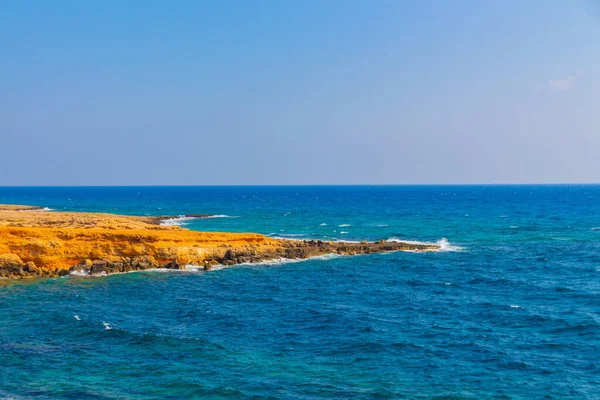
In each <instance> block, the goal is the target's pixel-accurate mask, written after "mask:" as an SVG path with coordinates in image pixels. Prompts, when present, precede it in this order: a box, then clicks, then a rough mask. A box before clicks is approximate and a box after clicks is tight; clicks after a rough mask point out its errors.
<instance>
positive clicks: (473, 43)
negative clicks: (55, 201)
mask: <svg viewBox="0 0 600 400" xmlns="http://www.w3.org/2000/svg"><path fill="white" fill-rule="evenodd" d="M475 183H477V184H478V183H600V0H594V1H590V0H587V1H586V0H582V1H577V0H573V1H564V0H547V1H543V0H535V1H533V0H532V1H515V0H506V1H504V0H503V1H478V0H473V1H464V0H452V1H443V0H439V1H428V0H424V1H412V2H411V1H401V0H391V1H386V0H373V1H371V0H361V1H356V0H344V1H342V0H327V1H323V0H303V1H300V0H289V1H278V0H269V1H261V0H237V1H228V0H219V1H195V0H188V1H186V0H179V1H175V2H168V1H135V0H132V1H117V0H103V1H79V0H72V1H66V0H56V1H18V0H0V186H12V185H16V186H20V185H34V186H36V185H255V184H256V185H268V184H475Z"/></svg>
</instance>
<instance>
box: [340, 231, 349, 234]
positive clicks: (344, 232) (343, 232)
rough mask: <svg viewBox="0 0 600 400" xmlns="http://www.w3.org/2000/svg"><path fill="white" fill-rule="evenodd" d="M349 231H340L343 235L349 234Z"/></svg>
mask: <svg viewBox="0 0 600 400" xmlns="http://www.w3.org/2000/svg"><path fill="white" fill-rule="evenodd" d="M347 233H348V232H346V231H341V232H340V234H341V235H345V234H347Z"/></svg>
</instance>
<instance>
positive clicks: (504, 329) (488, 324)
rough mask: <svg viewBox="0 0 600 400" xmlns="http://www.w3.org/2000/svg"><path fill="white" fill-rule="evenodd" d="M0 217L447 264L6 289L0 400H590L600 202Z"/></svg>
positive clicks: (162, 198)
mask: <svg viewBox="0 0 600 400" xmlns="http://www.w3.org/2000/svg"><path fill="white" fill-rule="evenodd" d="M0 202H1V203H17V204H32V205H41V206H46V207H49V208H52V209H56V210H63V209H64V210H79V211H102V212H115V213H124V214H139V215H144V214H151V215H165V214H176V215H179V214H185V213H212V214H217V215H227V216H229V217H235V218H226V217H223V218H214V219H206V220H194V221H190V222H189V223H188V225H186V226H187V227H189V228H191V229H198V230H213V231H254V232H261V233H264V234H271V235H274V236H283V237H286V236H287V237H292V238H325V239H331V240H335V239H344V240H362V239H370V240H374V239H382V238H383V239H389V238H392V237H395V238H399V239H406V240H418V241H438V240H440V239H441V238H447V240H448V241H449V242H450V245H451V246H450V247H449V249H450V250H453V251H445V252H439V253H424V254H415V253H402V252H399V253H392V254H385V255H369V256H354V257H339V258H333V259H315V260H309V261H304V262H296V263H283V264H279V265H251V266H250V265H247V266H237V267H232V268H228V269H222V270H216V271H211V272H206V273H205V272H199V273H180V272H168V273H167V272H143V273H131V274H123V275H113V276H109V277H105V278H92V279H84V278H59V279H46V280H38V281H27V282H25V281H18V282H2V283H0V399H1V398H3V397H6V398H15V399H22V398H65V399H67V398H68V399H75V398H94V399H146V398H157V399H158V398H170V399H183V398H224V397H230V398H242V399H243V398H256V399H259V398H271V399H277V398H282V399H283V398H286V399H287V398H294V399H315V398H339V399H376V398H415V399H421V398H423V399H424V398H444V399H463V398H464V399H467V398H468V399H483V398H492V399H540V398H546V399H565V398H579V399H598V398H600V186H435V187H434V186H411V187H409V186H406V187H404V186H378V187H374V186H373V187H371V186H358V187H139V188H0ZM342 225H343V226H342ZM76 316H77V318H76Z"/></svg>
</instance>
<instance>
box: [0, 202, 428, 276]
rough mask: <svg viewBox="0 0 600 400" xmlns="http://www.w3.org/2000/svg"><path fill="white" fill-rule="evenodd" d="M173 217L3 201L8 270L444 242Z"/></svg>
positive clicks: (142, 266) (294, 255) (182, 266)
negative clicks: (208, 227)
mask: <svg viewBox="0 0 600 400" xmlns="http://www.w3.org/2000/svg"><path fill="white" fill-rule="evenodd" d="M29 211H35V212H29ZM209 216H210V215H208V214H188V215H187V216H186V217H191V218H205V217H209ZM172 218H181V216H177V217H170V216H161V217H134V216H123V215H112V214H99V213H77V212H54V211H45V210H44V209H41V208H35V207H28V206H13V205H11V206H4V205H0V278H8V279H23V278H37V277H56V276H65V275H73V276H103V275H110V274H114V273H124V272H131V271H142V270H147V269H154V268H167V269H175V270H186V269H187V268H188V266H194V267H195V269H203V270H206V271H208V270H211V269H213V268H214V267H215V266H217V265H222V266H232V265H236V264H242V263H259V262H263V261H268V260H274V259H307V258H311V257H316V256H321V255H325V254H339V255H356V254H371V253H384V252H392V251H416V252H424V251H437V250H439V246H438V245H436V244H418V243H409V242H387V241H384V240H380V241H378V242H361V243H354V242H352V243H350V242H327V241H320V240H286V239H274V238H269V237H266V236H264V235H260V234H255V233H215V232H196V231H190V230H187V229H183V228H180V227H178V226H164V225H162V224H161V222H162V221H165V220H169V219H172Z"/></svg>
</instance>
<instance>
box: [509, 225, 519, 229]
mask: <svg viewBox="0 0 600 400" xmlns="http://www.w3.org/2000/svg"><path fill="white" fill-rule="evenodd" d="M510 229H519V227H518V226H516V225H511V226H510Z"/></svg>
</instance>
